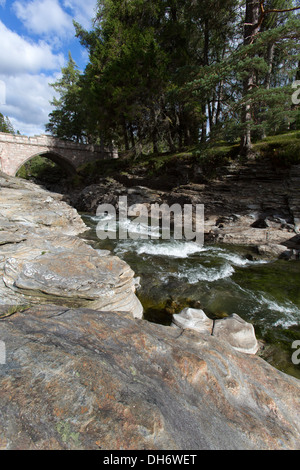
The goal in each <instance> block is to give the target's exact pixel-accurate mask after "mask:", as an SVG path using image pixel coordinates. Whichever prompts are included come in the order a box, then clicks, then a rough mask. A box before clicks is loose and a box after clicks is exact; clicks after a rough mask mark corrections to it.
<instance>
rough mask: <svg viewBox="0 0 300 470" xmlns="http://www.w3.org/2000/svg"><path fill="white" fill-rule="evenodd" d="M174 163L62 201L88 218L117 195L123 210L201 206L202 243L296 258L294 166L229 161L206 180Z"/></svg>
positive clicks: (298, 224)
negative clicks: (123, 202)
mask: <svg viewBox="0 0 300 470" xmlns="http://www.w3.org/2000/svg"><path fill="white" fill-rule="evenodd" d="M178 165H179V166H178V168H177V167H176V165H175V167H174V168H169V169H168V171H169V173H168V174H162V175H161V176H157V177H149V176H146V175H145V174H143V172H142V171H141V173H142V175H132V174H128V175H123V174H118V173H115V174H114V175H113V177H112V178H111V177H110V178H100V179H99V181H98V182H95V183H93V184H91V185H88V186H87V187H85V188H84V189H82V190H77V191H74V192H71V193H70V194H69V196H68V198H67V199H68V200H69V201H70V203H71V204H72V205H73V206H74V207H76V208H77V209H78V210H79V211H80V212H88V213H92V214H95V213H96V211H97V208H98V206H99V204H113V205H114V206H115V207H117V205H118V199H119V197H120V196H127V198H128V206H131V205H137V204H148V205H149V206H150V204H159V205H161V204H168V205H169V206H171V205H173V204H179V205H180V206H182V207H183V206H184V204H191V205H194V206H196V204H203V205H204V209H205V227H204V229H205V238H206V240H207V241H208V242H211V243H218V244H227V245H228V244H231V245H243V246H251V247H253V248H254V249H255V251H256V252H257V253H258V254H261V255H263V256H265V257H266V258H275V259H276V258H278V257H281V258H284V259H299V256H300V232H299V231H300V210H299V207H300V191H299V188H300V165H293V166H291V167H290V168H285V167H274V166H273V165H272V163H271V162H268V161H261V160H258V161H249V162H246V163H238V162H233V163H232V164H230V165H228V166H226V167H224V168H220V169H219V174H218V176H216V177H215V178H213V179H209V180H207V179H206V178H205V174H203V171H202V170H201V168H200V167H198V166H196V167H193V166H192V165H190V166H187V165H181V166H180V164H178ZM186 166H187V168H186ZM184 181H186V182H185V183H183V182H184Z"/></svg>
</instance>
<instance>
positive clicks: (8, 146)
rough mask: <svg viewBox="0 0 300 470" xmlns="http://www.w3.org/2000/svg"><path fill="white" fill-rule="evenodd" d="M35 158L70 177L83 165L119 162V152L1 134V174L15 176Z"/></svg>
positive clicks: (97, 147) (43, 136) (36, 137)
mask: <svg viewBox="0 0 300 470" xmlns="http://www.w3.org/2000/svg"><path fill="white" fill-rule="evenodd" d="M37 155H40V156H42V157H45V158H48V159H49V160H52V161H53V162H55V163H57V164H58V165H60V166H61V167H62V168H63V169H64V170H65V171H67V172H68V173H69V174H74V173H76V170H77V168H78V167H80V166H81V165H83V164H84V163H89V162H93V161H95V160H100V159H102V160H103V159H109V158H118V151H117V150H116V149H111V150H108V149H103V148H102V147H100V146H98V145H84V144H77V143H75V142H72V141H64V140H60V139H57V138H56V137H51V136H49V135H39V136H34V137H27V136H21V135H12V134H5V133H3V132H0V171H2V172H3V173H5V174H7V175H9V176H15V175H16V174H17V172H18V171H19V169H20V168H21V167H22V166H23V165H24V163H26V162H28V160H30V159H32V158H34V157H36V156H37Z"/></svg>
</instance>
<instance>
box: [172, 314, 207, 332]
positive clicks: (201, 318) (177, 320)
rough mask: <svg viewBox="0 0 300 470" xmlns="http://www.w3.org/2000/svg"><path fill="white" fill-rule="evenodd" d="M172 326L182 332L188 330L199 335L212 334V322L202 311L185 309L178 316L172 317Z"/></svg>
mask: <svg viewBox="0 0 300 470" xmlns="http://www.w3.org/2000/svg"><path fill="white" fill-rule="evenodd" d="M172 324H173V325H174V326H177V327H179V328H182V329H184V330H186V329H190V330H193V331H198V332H200V333H208V334H212V331H213V326H214V322H213V320H211V319H210V318H208V317H207V316H206V315H205V313H204V312H203V310H198V309H194V308H185V309H184V310H182V312H180V313H179V314H175V315H173V320H172Z"/></svg>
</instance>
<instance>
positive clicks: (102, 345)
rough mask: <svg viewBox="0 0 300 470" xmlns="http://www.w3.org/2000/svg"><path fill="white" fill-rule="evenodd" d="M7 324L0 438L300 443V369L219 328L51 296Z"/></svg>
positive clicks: (131, 443) (246, 445) (83, 445)
mask: <svg viewBox="0 0 300 470" xmlns="http://www.w3.org/2000/svg"><path fill="white" fill-rule="evenodd" d="M0 326H1V340H2V341H4V342H5V345H6V355H7V361H6V365H3V366H0V403H1V406H0V448H1V449H10V450H12V449H26V450H27V449H47V450H48V449H88V450H92V449H102V450H120V449H124V450H127V449H133V450H140V449H148V450H149V449H150V450H226V449H229V450H284V449H289V450H296V449H298V448H299V439H300V422H299V416H300V403H299V396H300V393H299V392H300V381H299V380H297V379H294V378H292V377H290V376H287V375H285V374H283V373H281V372H279V371H278V370H276V369H274V368H273V367H272V366H270V365H269V364H267V363H266V362H265V361H263V360H262V359H261V358H259V357H257V356H249V355H246V354H241V353H239V352H237V351H235V350H234V349H233V348H231V347H230V346H229V345H228V343H226V342H225V341H223V340H221V339H220V338H216V337H214V336H210V335H207V334H201V333H199V332H198V333H193V332H192V331H188V330H186V331H183V332H182V331H181V332H180V331H179V330H178V329H177V328H171V327H164V326H160V325H154V324H151V323H148V322H146V321H143V320H134V319H133V318H131V317H130V316H127V315H124V314H116V313H108V312H104V313H102V312H99V311H91V310H86V309H85V310H84V309H77V310H69V309H67V308H62V307H57V306H56V307H55V306H49V305H48V306H43V307H38V306H37V307H35V308H31V309H30V310H27V311H24V312H23V313H15V314H14V315H12V316H10V317H8V318H5V319H3V320H0Z"/></svg>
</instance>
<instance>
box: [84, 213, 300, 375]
mask: <svg viewBox="0 0 300 470" xmlns="http://www.w3.org/2000/svg"><path fill="white" fill-rule="evenodd" d="M82 217H83V219H84V221H85V222H86V224H87V225H88V226H90V227H91V228H92V231H91V232H90V233H89V234H88V235H85V236H88V238H90V239H92V240H94V241H96V248H98V249H109V250H110V251H112V252H113V253H114V254H115V255H117V256H119V257H120V258H121V259H123V260H124V261H126V262H127V263H128V264H129V265H130V266H131V268H132V269H133V270H134V272H135V273H136V276H137V277H139V278H140V287H139V289H138V290H137V295H138V297H139V298H140V301H141V303H142V304H143V306H144V310H145V315H144V317H145V319H146V320H148V321H151V322H156V323H161V324H164V325H170V324H171V321H172V314H174V313H179V312H180V311H181V310H182V309H183V308H184V307H187V306H189V307H194V308H201V309H203V310H204V311H205V313H206V315H207V316H209V317H210V318H212V319H215V318H223V317H225V316H228V315H231V314H233V313H236V314H238V315H240V316H241V317H242V318H243V319H244V320H246V321H248V322H251V323H252V324H253V325H254V327H255V331H256V336H257V338H258V339H259V340H261V342H262V344H263V345H264V347H263V349H262V351H261V352H260V355H261V356H262V357H263V358H264V359H265V360H267V361H268V362H270V363H271V364H272V365H273V366H275V367H277V368H278V369H279V370H282V371H283V372H286V373H288V374H290V375H293V376H295V377H297V378H299V379H300V366H299V365H295V364H293V362H292V355H293V354H294V352H295V350H294V349H293V348H292V346H293V343H294V342H295V341H299V340H300V289H299V287H300V263H299V261H283V260H282V261H281V260H278V261H272V262H267V261H264V260H262V259H256V257H255V255H253V253H252V255H251V249H250V248H246V247H243V248H242V247H233V246H230V247H228V246H223V245H222V246H217V245H212V246H210V245H204V246H203V247H201V246H199V245H197V244H196V243H194V242H187V241H177V240H168V241H166V240H164V241H162V240H155V241H154V240H141V239H139V240H131V239H129V240H104V241H100V240H98V238H97V236H96V230H95V229H96V225H97V223H98V222H99V220H98V219H97V218H96V217H93V216H91V215H86V214H83V215H82ZM145 230H147V227H146V228H145ZM299 356H300V355H298V357H299Z"/></svg>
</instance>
